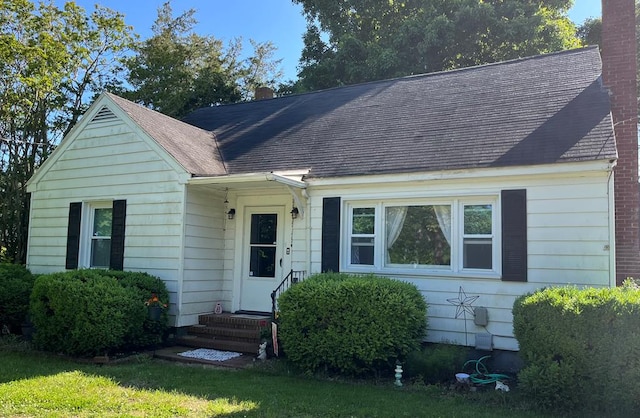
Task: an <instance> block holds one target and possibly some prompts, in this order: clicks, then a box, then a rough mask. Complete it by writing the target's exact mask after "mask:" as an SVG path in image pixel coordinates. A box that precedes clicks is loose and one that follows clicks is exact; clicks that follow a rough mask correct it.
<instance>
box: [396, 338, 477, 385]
mask: <svg viewBox="0 0 640 418" xmlns="http://www.w3.org/2000/svg"><path fill="white" fill-rule="evenodd" d="M467 351H468V350H467V348H466V347H462V346H459V345H449V344H429V345H427V346H425V347H422V348H421V349H419V350H416V351H412V352H411V353H409V355H407V358H406V360H405V361H404V367H403V370H404V375H405V377H407V378H409V379H411V378H413V379H421V380H422V381H423V382H424V383H425V384H435V383H445V382H447V381H450V380H451V379H454V378H455V374H456V373H457V372H459V371H460V370H461V368H462V366H463V365H464V363H465V361H466V358H467Z"/></svg>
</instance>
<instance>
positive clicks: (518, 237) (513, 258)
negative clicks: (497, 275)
mask: <svg viewBox="0 0 640 418" xmlns="http://www.w3.org/2000/svg"><path fill="white" fill-rule="evenodd" d="M501 200H502V280H504V281H511V282H526V281H527V190H526V189H520V190H503V191H502V199H501Z"/></svg>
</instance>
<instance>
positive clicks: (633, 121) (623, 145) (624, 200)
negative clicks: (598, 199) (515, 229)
mask: <svg viewBox="0 0 640 418" xmlns="http://www.w3.org/2000/svg"><path fill="white" fill-rule="evenodd" d="M636 65H637V64H636V20H635V1H634V0H602V79H603V82H604V85H605V87H607V88H608V89H609V91H610V98H611V114H612V116H613V123H614V129H615V136H616V145H617V147H618V162H617V165H616V168H615V169H614V194H615V205H616V213H615V219H616V283H617V284H618V285H619V284H621V283H622V281H623V280H624V279H625V278H627V277H635V278H640V229H639V228H640V217H639V210H640V208H639V205H640V194H639V193H640V187H639V186H638V129H637V122H638V103H637V96H636Z"/></svg>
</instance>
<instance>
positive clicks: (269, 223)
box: [251, 214, 278, 245]
mask: <svg viewBox="0 0 640 418" xmlns="http://www.w3.org/2000/svg"><path fill="white" fill-rule="evenodd" d="M277 226H278V216H277V215H276V214H253V215H251V244H272V245H273V244H275V243H276V231H277Z"/></svg>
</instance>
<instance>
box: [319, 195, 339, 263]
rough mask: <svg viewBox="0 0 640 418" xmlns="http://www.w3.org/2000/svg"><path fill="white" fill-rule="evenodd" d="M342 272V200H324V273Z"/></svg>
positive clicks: (331, 198)
mask: <svg viewBox="0 0 640 418" xmlns="http://www.w3.org/2000/svg"><path fill="white" fill-rule="evenodd" d="M328 271H333V272H338V271H340V198H339V197H325V198H324V199H323V200H322V272H323V273H326V272H328Z"/></svg>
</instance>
